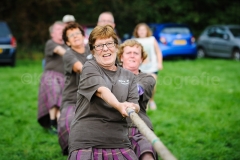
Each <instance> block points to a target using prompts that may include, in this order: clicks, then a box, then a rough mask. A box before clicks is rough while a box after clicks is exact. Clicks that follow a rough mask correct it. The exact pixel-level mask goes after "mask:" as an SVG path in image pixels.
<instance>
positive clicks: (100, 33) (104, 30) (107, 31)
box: [88, 25, 118, 51]
mask: <svg viewBox="0 0 240 160" xmlns="http://www.w3.org/2000/svg"><path fill="white" fill-rule="evenodd" d="M111 37H112V38H113V41H114V43H115V44H117V45H116V47H117V48H118V37H117V34H116V33H115V31H114V29H113V28H112V26H110V25H105V26H96V27H95V28H94V29H93V30H92V32H91V34H90V35H89V38H88V44H89V47H90V50H91V51H92V50H93V49H94V44H95V42H96V40H97V39H106V38H111Z"/></svg>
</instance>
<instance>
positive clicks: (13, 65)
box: [10, 54, 16, 67]
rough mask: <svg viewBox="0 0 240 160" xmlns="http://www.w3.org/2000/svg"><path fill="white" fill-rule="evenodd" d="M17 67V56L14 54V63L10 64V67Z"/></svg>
mask: <svg viewBox="0 0 240 160" xmlns="http://www.w3.org/2000/svg"><path fill="white" fill-rule="evenodd" d="M15 65H16V55H15V54H14V55H13V57H12V61H11V62H10V66H12V67H15Z"/></svg>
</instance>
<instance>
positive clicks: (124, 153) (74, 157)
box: [68, 148, 138, 160]
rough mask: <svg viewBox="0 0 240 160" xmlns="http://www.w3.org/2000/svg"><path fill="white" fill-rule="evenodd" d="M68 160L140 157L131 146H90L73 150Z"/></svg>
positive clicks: (108, 159)
mask: <svg viewBox="0 0 240 160" xmlns="http://www.w3.org/2000/svg"><path fill="white" fill-rule="evenodd" d="M68 160H138V158H137V156H136V155H135V153H134V151H133V150H132V149H130V148H122V149H99V148H88V149H81V150H76V151H73V152H72V153H71V154H70V155H69V156H68Z"/></svg>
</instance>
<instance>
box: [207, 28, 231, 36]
mask: <svg viewBox="0 0 240 160" xmlns="http://www.w3.org/2000/svg"><path fill="white" fill-rule="evenodd" d="M226 34H227V32H226V30H225V29H224V28H221V27H213V28H210V29H209V30H208V36H209V37H216V38H223V37H224V36H225V35H226Z"/></svg>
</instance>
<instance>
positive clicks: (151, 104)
mask: <svg viewBox="0 0 240 160" xmlns="http://www.w3.org/2000/svg"><path fill="white" fill-rule="evenodd" d="M151 75H152V76H153V77H154V78H155V80H156V82H157V74H155V73H153V74H151ZM155 91H156V85H155V87H154V89H153V92H152V97H151V98H150V99H149V108H150V109H151V110H156V109H157V106H156V103H155V102H154V99H153V98H154V94H155Z"/></svg>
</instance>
